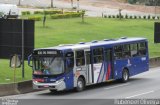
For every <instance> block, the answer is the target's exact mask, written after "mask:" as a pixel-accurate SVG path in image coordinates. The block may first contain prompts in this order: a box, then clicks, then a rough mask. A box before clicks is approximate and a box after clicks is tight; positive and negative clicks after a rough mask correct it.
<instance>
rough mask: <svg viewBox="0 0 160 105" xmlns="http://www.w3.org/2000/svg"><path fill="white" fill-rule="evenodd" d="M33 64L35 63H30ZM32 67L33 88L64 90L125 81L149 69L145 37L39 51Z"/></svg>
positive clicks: (80, 89) (35, 55) (33, 59)
mask: <svg viewBox="0 0 160 105" xmlns="http://www.w3.org/2000/svg"><path fill="white" fill-rule="evenodd" d="M30 61H32V63H30ZM28 64H29V65H30V66H32V68H33V88H34V89H49V90H50V91H51V92H53V91H62V90H69V89H73V88H76V90H77V91H82V90H83V89H84V88H85V86H88V85H92V84H97V83H102V82H106V81H109V80H121V81H122V82H127V81H128V80H129V77H131V76H134V75H137V74H139V73H142V72H145V71H148V70H149V56H148V41H147V39H145V38H120V39H109V40H108V39H104V40H102V41H96V40H95V41H92V42H87V43H83V42H81V43H78V44H68V45H67V44H66V45H59V46H55V47H49V48H40V49H35V50H34V51H33V53H32V54H31V56H29V59H28Z"/></svg>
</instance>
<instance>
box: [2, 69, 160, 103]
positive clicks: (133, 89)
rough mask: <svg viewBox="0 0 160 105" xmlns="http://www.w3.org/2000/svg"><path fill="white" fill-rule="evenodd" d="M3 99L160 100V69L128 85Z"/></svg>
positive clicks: (94, 86) (110, 85)
mask: <svg viewBox="0 0 160 105" xmlns="http://www.w3.org/2000/svg"><path fill="white" fill-rule="evenodd" d="M1 98H2V99H3V98H9V99H10V98H14V99H20V101H21V102H24V103H26V105H30V104H29V103H32V104H33V103H34V104H33V105H38V103H46V102H47V104H46V105H50V104H51V103H53V101H54V103H55V104H56V105H57V104H58V105H63V104H64V105H74V104H75V103H76V105H81V104H82V102H83V103H84V104H86V103H88V105H91V104H92V105H93V104H98V103H101V105H105V103H106V101H107V102H110V103H113V101H114V100H100V99H139V98H140V99H160V67H159V68H152V69H150V71H148V72H145V73H142V74H139V75H137V76H134V77H132V78H130V81H129V82H127V83H119V82H117V81H113V82H108V83H102V84H98V85H92V86H89V87H87V88H86V89H85V90H84V91H83V92H75V91H74V90H71V91H65V92H58V93H50V92H49V91H48V90H44V91H39V92H33V93H27V94H20V95H14V96H7V97H1ZM21 99H22V100H21ZM26 99H32V100H26ZM51 99H52V100H51ZM57 99H58V100H57ZM73 99H74V100H73ZM77 99H78V100H77ZM79 99H83V100H79ZM84 99H87V100H84ZM93 99H94V100H93ZM24 103H23V104H24ZM36 103H37V104H36ZM66 103H67V104H66ZM80 103H81V104H80ZM24 105H25V104H24ZM40 105H41V104H40ZM53 105H54V104H53Z"/></svg>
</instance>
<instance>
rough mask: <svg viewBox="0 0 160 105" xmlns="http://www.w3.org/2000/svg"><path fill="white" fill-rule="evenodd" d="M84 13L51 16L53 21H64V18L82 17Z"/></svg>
mask: <svg viewBox="0 0 160 105" xmlns="http://www.w3.org/2000/svg"><path fill="white" fill-rule="evenodd" d="M81 15H82V13H81V12H80V13H65V14H54V15H51V18H52V19H62V18H72V17H81Z"/></svg>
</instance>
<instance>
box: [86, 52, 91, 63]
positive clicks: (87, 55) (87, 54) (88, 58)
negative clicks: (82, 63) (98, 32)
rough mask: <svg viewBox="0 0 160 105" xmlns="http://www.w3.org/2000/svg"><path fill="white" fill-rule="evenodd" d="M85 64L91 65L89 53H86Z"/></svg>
mask: <svg viewBox="0 0 160 105" xmlns="http://www.w3.org/2000/svg"><path fill="white" fill-rule="evenodd" d="M86 64H87V65H88V64H91V54H90V52H89V51H87V52H86Z"/></svg>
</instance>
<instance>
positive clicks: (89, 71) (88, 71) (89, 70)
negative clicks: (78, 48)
mask: <svg viewBox="0 0 160 105" xmlns="http://www.w3.org/2000/svg"><path fill="white" fill-rule="evenodd" d="M85 61H86V64H85V66H86V82H87V84H92V68H91V53H90V51H89V50H86V51H85Z"/></svg>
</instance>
